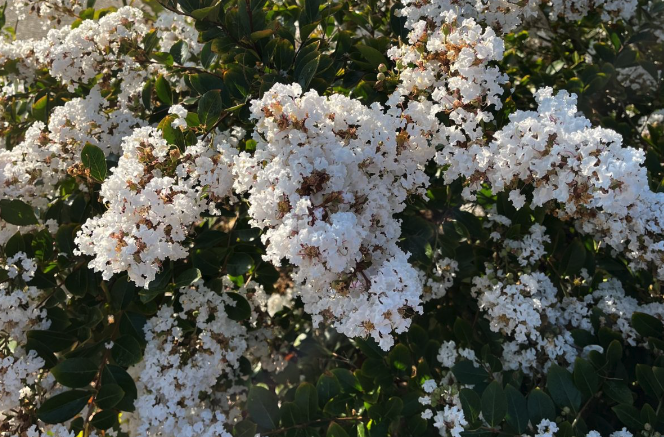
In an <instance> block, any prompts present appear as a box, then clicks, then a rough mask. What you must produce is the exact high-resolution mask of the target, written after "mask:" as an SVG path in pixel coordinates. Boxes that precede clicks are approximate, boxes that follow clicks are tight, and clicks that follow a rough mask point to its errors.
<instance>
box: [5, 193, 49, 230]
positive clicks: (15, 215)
mask: <svg viewBox="0 0 664 437" xmlns="http://www.w3.org/2000/svg"><path fill="white" fill-rule="evenodd" d="M0 218H2V219H3V220H4V221H6V222H7V223H10V224H12V225H16V226H29V225H36V224H39V221H37V217H36V216H35V211H34V210H33V209H32V207H31V206H30V205H28V204H27V203H25V202H23V201H22V200H18V199H13V200H9V199H2V200H0Z"/></svg>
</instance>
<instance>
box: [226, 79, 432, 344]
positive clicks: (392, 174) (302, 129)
mask: <svg viewBox="0 0 664 437" xmlns="http://www.w3.org/2000/svg"><path fill="white" fill-rule="evenodd" d="M251 110H252V116H253V118H254V119H256V129H255V131H254V136H253V138H254V139H255V140H256V143H257V145H256V151H255V153H254V155H253V156H249V155H248V154H246V153H242V154H240V155H239V156H238V158H237V161H236V166H235V167H234V169H235V170H234V171H236V182H235V188H236V190H237V191H239V192H248V193H249V200H250V205H251V206H250V207H249V214H250V216H251V224H252V225H253V226H256V227H258V228H263V229H265V232H264V233H263V235H262V237H261V238H262V239H263V241H264V242H265V243H266V244H267V252H266V255H265V259H267V260H269V261H271V262H272V263H274V264H275V265H279V264H280V263H281V259H282V258H286V259H287V260H288V261H289V262H290V263H291V264H293V265H294V266H296V270H295V272H294V274H293V280H294V281H295V283H296V284H298V286H297V290H298V292H299V294H300V297H301V299H302V301H303V302H304V304H305V308H306V311H307V312H309V313H310V314H312V315H313V316H314V322H315V323H320V322H321V321H322V320H323V319H324V318H325V317H328V318H332V319H333V320H334V321H335V327H336V328H337V329H338V330H339V331H340V332H342V333H344V334H346V335H349V336H356V335H371V336H373V337H374V338H376V340H377V341H379V343H380V344H381V347H383V348H389V347H390V345H391V344H392V342H393V340H392V337H391V333H392V332H397V333H398V332H403V331H404V330H405V329H406V328H407V327H408V324H409V321H408V319H407V318H405V317H404V310H405V309H406V308H408V307H410V308H413V309H415V310H416V311H419V310H420V297H419V296H420V287H421V285H420V283H419V279H418V276H417V273H416V271H415V270H414V269H413V268H412V267H411V266H410V264H409V263H408V261H407V258H408V255H407V254H405V253H403V252H402V251H401V249H399V247H398V246H397V244H396V242H397V239H398V237H399V233H400V225H399V221H398V220H396V219H395V218H394V214H396V213H398V212H400V211H402V210H403V209H404V207H405V203H404V202H405V199H406V197H407V196H408V195H409V194H411V193H415V194H419V193H422V192H423V191H422V190H423V187H425V186H426V183H427V177H426V175H425V174H424V172H423V164H424V163H426V162H427V160H428V159H429V158H430V157H431V154H432V152H431V149H430V148H429V147H428V146H427V145H426V144H423V143H422V142H420V141H418V138H417V137H420V136H421V135H426V134H427V130H426V128H427V125H422V126H421V125H420V124H418V120H414V119H413V118H409V117H406V116H405V115H404V116H399V117H395V116H393V115H391V114H387V113H385V111H384V109H383V108H381V107H380V106H379V105H377V104H374V105H372V106H371V107H366V106H364V105H362V104H361V103H360V102H358V101H357V100H353V99H350V98H348V97H345V96H341V95H332V96H330V97H323V96H319V95H318V94H317V93H316V92H315V91H309V92H307V93H304V94H303V93H302V89H301V88H300V86H299V85H297V84H293V85H281V84H276V85H274V86H273V87H272V89H270V90H269V91H268V92H266V93H265V95H264V96H263V98H262V99H261V100H255V101H253V102H252V106H251Z"/></svg>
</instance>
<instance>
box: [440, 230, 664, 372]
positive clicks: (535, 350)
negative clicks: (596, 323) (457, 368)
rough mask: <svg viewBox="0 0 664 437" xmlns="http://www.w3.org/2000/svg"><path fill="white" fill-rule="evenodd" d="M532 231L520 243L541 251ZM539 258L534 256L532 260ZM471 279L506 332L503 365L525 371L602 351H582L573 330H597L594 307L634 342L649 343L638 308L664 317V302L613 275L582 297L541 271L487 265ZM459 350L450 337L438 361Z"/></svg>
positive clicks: (482, 304)
mask: <svg viewBox="0 0 664 437" xmlns="http://www.w3.org/2000/svg"><path fill="white" fill-rule="evenodd" d="M534 226H538V225H534ZM533 234H539V230H537V229H535V231H534V232H533V233H531V234H529V235H527V236H526V237H524V239H523V241H522V242H521V245H525V244H526V243H525V242H526V241H527V240H531V241H530V243H529V245H530V246H531V247H532V249H529V250H528V251H529V252H540V251H543V249H542V248H541V247H540V248H538V247H537V246H538V243H537V242H536V241H534V240H532V235H533ZM539 244H540V245H541V244H542V243H541V242H540V243H539ZM506 246H508V247H509V246H514V243H510V240H507V244H506ZM517 255H518V253H517ZM537 261H538V259H533V260H532V263H533V264H534V263H536V262H537ZM533 264H528V265H527V266H524V268H526V269H528V268H530V267H532V265H533ZM584 275H585V273H584V272H583V271H582V272H581V278H582V280H583V281H586V280H588V279H590V278H589V277H587V276H584ZM472 282H473V288H472V290H471V292H472V294H473V296H474V297H475V298H477V301H478V306H479V308H480V309H481V310H482V311H483V312H485V314H484V316H485V318H486V319H487V320H489V322H490V328H491V330H492V331H494V332H501V333H503V334H504V335H505V336H506V337H507V338H506V341H505V342H504V343H503V357H502V358H503V359H502V361H503V366H504V368H505V369H510V370H516V369H521V370H522V371H523V372H525V373H526V374H533V373H538V372H546V371H547V369H548V368H549V366H550V365H551V364H552V363H558V364H560V365H563V366H565V367H571V366H572V365H573V363H574V360H575V358H576V357H577V356H578V355H579V354H586V353H587V352H589V351H590V350H592V349H595V350H600V351H601V349H602V348H601V347H600V346H598V345H590V346H586V348H584V349H583V350H582V351H581V350H580V349H579V348H578V347H577V346H576V345H575V344H574V339H573V338H572V336H571V330H572V329H574V328H578V329H583V330H586V331H588V332H590V333H594V332H595V329H594V328H593V325H592V323H591V320H590V316H591V314H592V310H593V309H599V310H601V311H602V312H603V313H604V316H603V317H601V318H600V324H601V326H609V327H610V328H611V329H612V330H613V331H615V332H619V333H621V334H622V336H623V338H624V340H625V342H626V343H627V344H630V345H632V346H636V345H645V344H646V343H647V340H646V339H643V338H641V337H640V336H639V335H638V333H637V332H636V331H635V330H634V329H633V327H632V322H631V317H632V315H633V314H634V312H641V313H646V314H649V315H651V316H653V317H656V318H658V319H660V320H664V304H662V303H647V304H639V302H638V301H637V300H636V299H635V298H633V297H630V296H626V295H625V291H624V289H623V287H622V285H621V284H620V282H619V281H618V280H617V279H615V278H613V279H610V280H608V281H605V282H602V283H600V284H599V286H598V287H597V288H596V289H595V290H594V291H593V292H592V293H590V294H588V295H586V296H584V297H583V298H576V297H574V296H573V295H569V296H565V297H562V296H561V294H562V293H560V292H559V291H558V290H557V289H556V287H555V286H554V285H553V283H552V282H551V280H550V279H549V278H548V277H547V276H546V275H544V274H543V273H540V272H533V273H529V274H525V273H524V274H520V275H514V274H513V273H509V274H508V273H505V272H503V271H502V270H498V269H496V268H495V267H494V266H490V265H487V272H486V275H483V276H478V277H475V278H473V280H472ZM457 354H458V352H457V349H456V346H455V345H454V344H453V343H449V342H448V343H446V344H444V345H443V347H441V351H440V354H439V361H440V362H441V363H442V364H443V367H451V365H453V364H454V362H455V361H456V359H457Z"/></svg>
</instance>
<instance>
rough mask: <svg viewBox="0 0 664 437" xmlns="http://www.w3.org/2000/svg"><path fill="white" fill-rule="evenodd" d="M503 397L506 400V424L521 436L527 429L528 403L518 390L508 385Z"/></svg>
mask: <svg viewBox="0 0 664 437" xmlns="http://www.w3.org/2000/svg"><path fill="white" fill-rule="evenodd" d="M505 397H506V399H507V423H509V424H510V426H512V428H514V429H515V430H516V431H517V433H519V434H523V433H524V432H526V430H527V429H528V421H529V416H528V402H527V401H526V398H525V396H523V395H522V394H521V392H520V391H519V390H517V389H516V388H514V387H513V386H511V385H509V384H508V385H507V386H506V387H505Z"/></svg>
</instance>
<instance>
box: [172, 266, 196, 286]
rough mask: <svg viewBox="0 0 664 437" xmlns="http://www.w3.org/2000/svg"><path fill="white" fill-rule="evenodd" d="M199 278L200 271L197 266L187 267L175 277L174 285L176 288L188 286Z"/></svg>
mask: <svg viewBox="0 0 664 437" xmlns="http://www.w3.org/2000/svg"><path fill="white" fill-rule="evenodd" d="M199 279H201V271H200V270H198V269H197V268H193V269H187V270H185V271H184V272H182V273H180V274H179V275H178V276H177V277H176V278H175V284H174V286H175V287H176V288H181V287H188V286H190V285H191V284H193V283H194V282H196V281H198V280H199Z"/></svg>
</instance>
